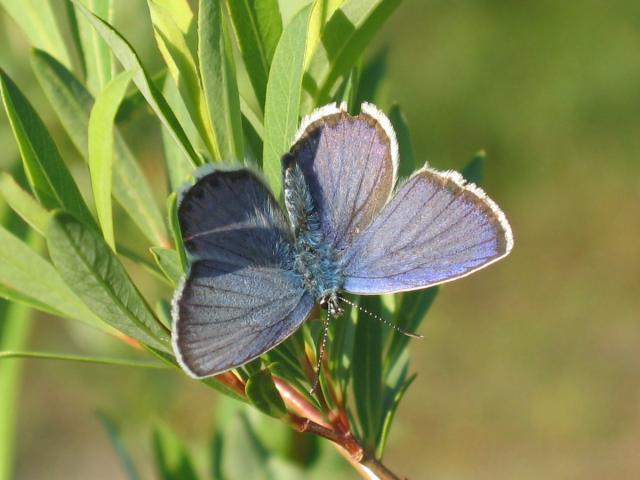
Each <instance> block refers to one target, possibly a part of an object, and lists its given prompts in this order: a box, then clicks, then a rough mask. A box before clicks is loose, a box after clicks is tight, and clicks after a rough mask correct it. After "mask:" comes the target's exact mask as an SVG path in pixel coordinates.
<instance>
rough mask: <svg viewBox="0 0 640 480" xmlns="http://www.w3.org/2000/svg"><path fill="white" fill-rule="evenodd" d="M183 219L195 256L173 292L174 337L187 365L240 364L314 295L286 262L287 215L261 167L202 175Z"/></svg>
mask: <svg viewBox="0 0 640 480" xmlns="http://www.w3.org/2000/svg"><path fill="white" fill-rule="evenodd" d="M178 219H179V222H180V228H181V230H182V235H183V239H184V243H185V248H186V249H187V251H188V252H189V255H190V258H191V261H192V262H191V267H190V271H189V274H188V275H187V278H186V279H185V281H184V284H183V286H182V288H181V289H178V290H177V292H176V294H175V296H174V304H173V342H174V350H175V352H176V356H177V358H178V360H179V361H180V363H181V365H182V367H183V368H184V369H185V370H186V371H187V372H188V373H190V374H191V375H192V376H194V377H198V378H202V377H206V376H210V375H215V374H217V373H220V372H223V371H225V370H229V369H231V368H234V367H237V366H239V365H241V364H243V363H245V362H247V361H249V360H251V359H253V358H255V357H257V356H259V355H260V354H262V353H264V352H265V351H266V350H269V349H270V348H272V347H274V346H275V345H277V344H278V343H280V342H282V341H283V340H284V339H286V338H287V337H288V336H289V335H291V334H292V333H293V332H294V331H295V330H296V329H297V328H298V327H299V326H300V325H301V324H302V322H303V321H304V320H305V318H306V317H307V315H308V314H309V312H310V311H311V309H312V307H313V298H311V297H310V296H309V295H308V294H307V293H305V290H304V288H303V284H302V279H301V277H300V276H299V275H297V274H295V273H294V272H293V271H291V270H290V269H289V268H287V267H286V265H287V262H288V261H289V259H288V258H287V257H286V256H287V253H288V251H289V246H290V241H291V239H290V236H289V234H288V230H287V228H288V227H287V225H286V220H285V218H284V215H283V213H282V211H281V210H280V208H279V206H278V205H277V203H276V201H275V199H274V198H273V196H272V195H271V193H270V192H269V190H268V189H267V187H266V186H265V185H264V184H263V183H262V181H261V180H260V179H259V178H258V177H257V176H256V175H254V174H253V173H252V172H250V171H248V170H235V171H215V172H213V173H210V174H208V175H205V176H203V177H202V178H200V179H199V180H198V181H197V182H196V184H195V185H194V186H193V187H191V188H190V189H189V190H187V192H186V193H185V194H184V196H183V199H182V201H181V203H180V205H179V208H178Z"/></svg>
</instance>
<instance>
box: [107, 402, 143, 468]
mask: <svg viewBox="0 0 640 480" xmlns="http://www.w3.org/2000/svg"><path fill="white" fill-rule="evenodd" d="M98 419H99V420H100V423H102V426H103V428H104V429H105V431H106V432H107V435H108V436H109V440H110V441H111V446H112V447H113V449H114V450H115V451H116V455H117V456H118V459H119V460H120V463H121V464H122V466H123V468H124V471H125V473H126V478H127V480H139V478H140V477H139V476H138V472H137V471H136V468H135V466H134V464H133V459H132V458H131V454H130V453H129V452H128V450H127V447H126V446H125V444H124V441H123V440H122V434H121V433H120V430H119V429H118V426H117V425H116V424H115V422H114V421H113V420H112V419H111V418H110V417H109V416H107V415H106V414H104V413H98Z"/></svg>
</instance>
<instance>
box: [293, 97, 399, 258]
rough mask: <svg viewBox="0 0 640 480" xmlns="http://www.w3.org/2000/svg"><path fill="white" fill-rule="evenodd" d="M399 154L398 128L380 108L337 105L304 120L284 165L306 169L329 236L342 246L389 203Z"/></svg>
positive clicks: (328, 238)
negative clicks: (353, 108)
mask: <svg viewBox="0 0 640 480" xmlns="http://www.w3.org/2000/svg"><path fill="white" fill-rule="evenodd" d="M397 157H398V154H397V143H396V139H395V134H394V133H393V129H392V128H391V125H390V123H389V121H388V120H387V118H386V117H385V116H384V115H383V114H382V113H381V112H379V111H378V110H377V109H376V108H375V107H373V106H372V105H369V104H364V105H363V109H362V113H360V114H359V115H357V116H355V117H353V116H351V115H349V114H348V113H347V112H345V111H344V110H342V109H340V108H338V107H336V106H335V105H333V104H332V105H327V106H325V107H323V108H321V109H319V110H317V111H316V112H315V113H314V114H312V115H311V116H310V117H307V118H306V119H305V120H304V121H303V124H302V126H301V128H300V132H299V134H298V138H297V140H296V142H295V143H294V145H293V147H292V149H291V152H290V153H289V154H288V155H286V156H285V163H288V162H291V161H293V162H295V163H297V164H298V166H299V167H300V168H301V170H302V172H303V174H304V176H305V179H306V182H307V185H308V187H309V191H310V193H311V196H312V198H313V201H314V204H315V207H316V209H317V210H318V213H319V214H320V220H321V223H322V229H323V233H324V239H325V241H326V242H328V243H329V244H331V245H332V246H334V247H335V248H336V249H338V250H342V249H344V248H346V247H347V246H348V245H349V244H350V243H351V242H352V241H353V239H354V238H355V237H356V236H357V235H358V233H359V232H361V231H363V230H364V229H365V228H366V227H367V225H369V224H370V223H371V221H372V219H373V218H374V216H375V215H376V214H377V213H378V212H379V211H380V210H381V209H382V207H383V206H384V204H385V203H386V202H387V201H388V199H389V195H390V194H391V191H392V190H393V186H394V183H395V177H396V172H397V161H398V158H397Z"/></svg>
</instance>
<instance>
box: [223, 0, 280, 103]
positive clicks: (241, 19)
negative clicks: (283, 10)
mask: <svg viewBox="0 0 640 480" xmlns="http://www.w3.org/2000/svg"><path fill="white" fill-rule="evenodd" d="M226 3H227V8H228V10H229V14H230V16H231V21H232V22H233V27H234V29H235V32H236V37H237V39H238V45H239V47H240V52H241V54H242V59H243V61H244V64H245V67H246V69H247V72H248V74H249V80H250V81H251V85H252V86H253V90H254V92H255V95H256V98H257V99H258V103H259V104H260V108H261V109H262V110H264V102H265V95H266V89H267V80H268V78H269V68H270V66H271V60H272V59H273V54H274V52H275V49H276V45H277V44H278V40H279V39H280V35H282V17H281V16H280V8H279V6H278V1H277V0H262V1H255V0H227V1H226Z"/></svg>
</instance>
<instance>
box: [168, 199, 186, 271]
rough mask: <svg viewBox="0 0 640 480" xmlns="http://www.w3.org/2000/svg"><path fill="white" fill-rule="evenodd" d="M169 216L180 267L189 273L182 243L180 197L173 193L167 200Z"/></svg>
mask: <svg viewBox="0 0 640 480" xmlns="http://www.w3.org/2000/svg"><path fill="white" fill-rule="evenodd" d="M167 216H168V217H169V229H170V230H171V236H172V237H173V244H174V245H175V247H176V252H178V259H179V260H180V266H181V267H182V271H183V272H186V271H187V255H186V253H185V250H184V244H183V242H182V232H181V231H180V223H179V222H178V197H177V195H176V193H175V192H174V193H172V194H171V195H169V198H167Z"/></svg>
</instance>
